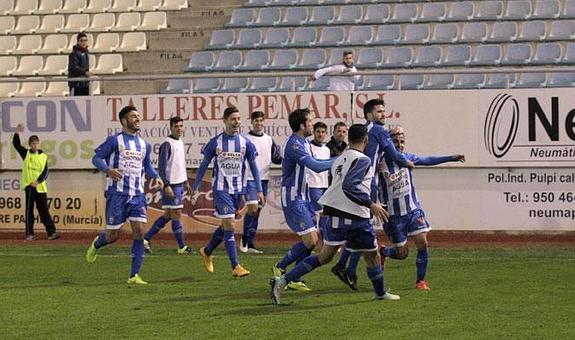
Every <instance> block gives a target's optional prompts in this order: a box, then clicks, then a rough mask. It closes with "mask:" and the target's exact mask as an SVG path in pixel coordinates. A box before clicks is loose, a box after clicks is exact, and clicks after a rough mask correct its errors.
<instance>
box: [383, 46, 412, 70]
mask: <svg viewBox="0 0 575 340" xmlns="http://www.w3.org/2000/svg"><path fill="white" fill-rule="evenodd" d="M386 52H387V56H386V60H385V65H384V66H385V67H408V66H410V65H411V62H412V59H413V55H412V54H413V51H412V49H411V47H394V48H390V49H388V50H387V51H386Z"/></svg>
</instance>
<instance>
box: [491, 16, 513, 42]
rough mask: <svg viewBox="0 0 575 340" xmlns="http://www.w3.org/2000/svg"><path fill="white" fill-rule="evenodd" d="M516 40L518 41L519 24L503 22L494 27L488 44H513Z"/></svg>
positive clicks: (495, 24)
mask: <svg viewBox="0 0 575 340" xmlns="http://www.w3.org/2000/svg"><path fill="white" fill-rule="evenodd" d="M515 39H517V23H515V22H513V21H502V22H496V23H494V24H493V25H492V28H491V34H490V35H489V37H488V38H487V42H512V41H514V40H515Z"/></svg>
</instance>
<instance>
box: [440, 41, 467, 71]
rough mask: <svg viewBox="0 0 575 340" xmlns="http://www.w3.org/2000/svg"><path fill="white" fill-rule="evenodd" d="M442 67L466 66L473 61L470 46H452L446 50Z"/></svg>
mask: <svg viewBox="0 0 575 340" xmlns="http://www.w3.org/2000/svg"><path fill="white" fill-rule="evenodd" d="M443 55H444V59H443V61H442V62H441V65H442V66H466V65H467V64H469V62H470V61H471V48H470V47H469V45H450V46H447V47H446V48H445V51H444V53H443Z"/></svg>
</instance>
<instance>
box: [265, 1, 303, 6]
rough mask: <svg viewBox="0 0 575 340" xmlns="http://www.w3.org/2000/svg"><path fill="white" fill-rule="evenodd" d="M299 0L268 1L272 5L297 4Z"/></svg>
mask: <svg viewBox="0 0 575 340" xmlns="http://www.w3.org/2000/svg"><path fill="white" fill-rule="evenodd" d="M298 1H299V0H271V2H270V3H269V4H270V5H272V6H291V5H297V3H298Z"/></svg>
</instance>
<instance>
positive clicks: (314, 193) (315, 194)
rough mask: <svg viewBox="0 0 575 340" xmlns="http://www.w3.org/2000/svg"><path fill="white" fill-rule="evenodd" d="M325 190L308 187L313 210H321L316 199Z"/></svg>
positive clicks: (321, 207)
mask: <svg viewBox="0 0 575 340" xmlns="http://www.w3.org/2000/svg"><path fill="white" fill-rule="evenodd" d="M326 190H327V188H309V199H310V201H311V206H312V208H313V210H314V211H315V212H322V211H323V206H322V205H321V204H319V203H318V201H319V199H320V198H321V196H322V195H323V193H324V192H325V191H326Z"/></svg>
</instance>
